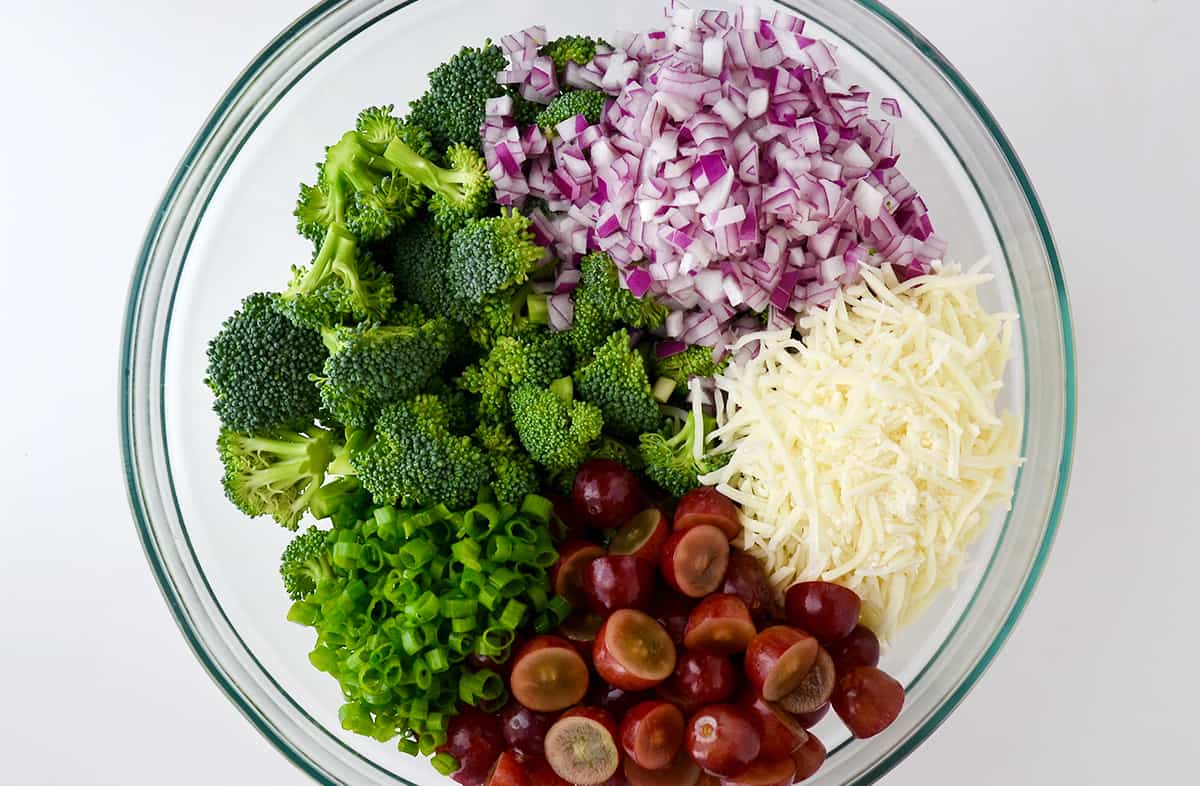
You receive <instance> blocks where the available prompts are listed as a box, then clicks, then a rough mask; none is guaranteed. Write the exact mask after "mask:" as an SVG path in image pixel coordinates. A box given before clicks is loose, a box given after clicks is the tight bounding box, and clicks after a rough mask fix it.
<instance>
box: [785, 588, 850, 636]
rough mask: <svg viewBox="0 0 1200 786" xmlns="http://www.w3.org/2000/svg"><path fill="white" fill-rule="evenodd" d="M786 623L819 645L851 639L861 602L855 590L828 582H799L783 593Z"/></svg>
mask: <svg viewBox="0 0 1200 786" xmlns="http://www.w3.org/2000/svg"><path fill="white" fill-rule="evenodd" d="M784 606H785V607H786V609H787V618H788V622H789V623H791V624H792V625H795V626H796V627H797V628H802V629H804V630H806V631H808V632H809V633H811V634H812V635H813V636H815V637H816V639H817V641H819V642H821V643H822V644H828V643H830V642H833V641H837V640H838V639H841V638H844V637H846V636H849V635H850V632H851V631H853V630H854V626H855V625H857V624H858V615H859V612H860V611H861V609H862V601H861V600H860V599H859V597H858V595H857V594H855V592H854V590H850V589H846V588H845V587H842V586H840V585H838V584H833V583H831V582H828V581H800V582H797V583H795V584H793V585H792V586H790V587H788V589H787V592H786V593H784Z"/></svg>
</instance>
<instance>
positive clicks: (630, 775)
mask: <svg viewBox="0 0 1200 786" xmlns="http://www.w3.org/2000/svg"><path fill="white" fill-rule="evenodd" d="M624 771H625V780H627V781H629V786H697V782H698V781H699V780H700V768H699V767H697V766H696V763H695V762H693V761H692V757H691V756H689V755H688V753H687V752H686V751H682V750H681V752H680V753H679V755H677V756H676V757H675V759H674V761H672V762H671V763H670V764H668V765H667V766H666V767H663V768H661V769H657V770H648V769H646V768H645V767H642V766H641V765H639V764H638V763H637V762H636V761H634V760H633V759H632V758H629V757H626V759H625V765H624Z"/></svg>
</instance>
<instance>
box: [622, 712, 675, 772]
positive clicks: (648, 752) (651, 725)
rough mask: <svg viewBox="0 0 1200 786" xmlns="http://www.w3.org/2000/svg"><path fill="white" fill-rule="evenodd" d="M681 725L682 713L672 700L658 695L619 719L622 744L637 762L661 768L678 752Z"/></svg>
mask: <svg viewBox="0 0 1200 786" xmlns="http://www.w3.org/2000/svg"><path fill="white" fill-rule="evenodd" d="M683 725H684V721H683V713H682V712H680V711H679V708H678V707H676V706H675V705H674V704H671V703H670V702H666V701H662V700H661V699H650V700H649V701H644V702H642V703H641V704H638V705H636V706H635V707H633V708H632V709H630V710H629V712H628V714H626V715H625V717H624V719H623V720H622V721H621V748H622V749H623V750H624V751H625V755H627V756H629V757H630V759H632V760H633V761H634V762H636V763H637V764H638V765H639V766H641V767H644V768H646V769H648V770H660V769H662V768H663V767H666V766H667V765H669V764H670V763H671V762H672V761H674V760H675V756H676V754H678V753H679V750H680V747H681V746H682V745H683Z"/></svg>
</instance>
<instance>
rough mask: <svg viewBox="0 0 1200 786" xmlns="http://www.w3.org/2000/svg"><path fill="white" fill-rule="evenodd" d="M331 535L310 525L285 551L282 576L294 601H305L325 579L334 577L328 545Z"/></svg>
mask: <svg viewBox="0 0 1200 786" xmlns="http://www.w3.org/2000/svg"><path fill="white" fill-rule="evenodd" d="M328 535H329V533H327V532H325V531H324V530H320V529H317V528H316V527H309V528H308V529H306V530H305V531H304V532H303V533H302V534H300V535H297V536H296V537H295V538H293V539H292V541H291V542H290V543H288V545H287V548H285V549H284V550H283V556H282V557H280V560H279V563H280V564H279V575H280V576H281V577H282V578H283V589H284V591H285V592H287V594H288V597H289V598H291V599H292V600H304V599H305V598H307V597H308V596H309V595H311V594H313V592H315V591H316V589H317V586H318V585H320V584H321V582H324V581H330V580H332V579H333V565H332V564H331V563H330V560H329V553H328V549H326V548H325V541H326V540H327V539H328Z"/></svg>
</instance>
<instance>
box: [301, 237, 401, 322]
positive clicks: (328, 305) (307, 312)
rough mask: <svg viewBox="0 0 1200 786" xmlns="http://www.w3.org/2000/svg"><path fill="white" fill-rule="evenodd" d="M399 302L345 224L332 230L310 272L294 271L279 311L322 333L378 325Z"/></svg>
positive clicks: (386, 278)
mask: <svg viewBox="0 0 1200 786" xmlns="http://www.w3.org/2000/svg"><path fill="white" fill-rule="evenodd" d="M394 301H395V292H394V291H393V289H392V277H391V276H390V275H389V274H388V273H386V272H385V271H383V270H382V269H381V268H380V267H379V266H378V265H377V264H376V263H375V260H374V258H373V257H372V256H371V254H370V253H369V252H367V251H365V250H364V249H363V248H362V247H361V246H360V245H359V243H358V241H357V240H355V238H354V236H353V235H352V234H351V233H350V230H349V229H347V228H346V227H345V225H343V224H341V223H335V224H333V225H332V226H330V227H329V230H328V231H327V232H326V234H325V239H324V241H323V242H322V243H321V246H320V248H318V249H317V252H316V254H315V255H314V256H313V260H312V264H311V265H309V266H308V267H293V268H292V280H291V282H289V283H288V286H287V289H286V290H284V292H283V294H282V295H280V296H279V300H278V307H279V309H280V310H281V311H282V312H283V313H285V314H287V315H288V316H289V317H290V318H291V319H292V321H294V322H296V323H297V324H300V325H306V326H308V327H314V328H320V327H328V326H334V325H340V324H343V323H344V322H346V321H351V322H361V321H364V320H379V319H382V318H383V317H384V315H385V314H387V312H388V309H389V308H391V306H392V303H393V302H394Z"/></svg>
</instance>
